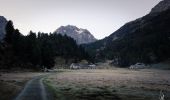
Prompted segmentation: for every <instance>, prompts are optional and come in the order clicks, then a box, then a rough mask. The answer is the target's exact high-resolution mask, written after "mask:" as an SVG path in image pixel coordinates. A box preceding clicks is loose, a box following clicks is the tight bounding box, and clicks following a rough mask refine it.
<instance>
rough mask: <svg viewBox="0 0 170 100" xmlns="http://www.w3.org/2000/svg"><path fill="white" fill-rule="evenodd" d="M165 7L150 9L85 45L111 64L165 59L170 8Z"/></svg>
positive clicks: (124, 64) (169, 34)
mask: <svg viewBox="0 0 170 100" xmlns="http://www.w3.org/2000/svg"><path fill="white" fill-rule="evenodd" d="M164 2H166V0H165V1H164ZM160 4H161V6H163V5H162V4H163V3H162V2H160V3H159V4H158V5H157V6H159V5H160ZM157 6H155V7H156V8H157ZM165 6H166V9H168V8H169V6H168V4H166V5H165ZM165 6H164V7H165ZM156 8H153V9H156ZM153 9H152V10H153ZM166 9H163V10H160V9H159V12H157V13H149V14H148V15H146V16H144V17H141V18H139V19H136V20H134V21H131V22H129V23H127V24H125V25H124V26H122V27H121V28H120V29H118V30H117V31H116V32H114V33H112V34H111V35H110V36H108V37H106V38H104V39H102V40H100V41H97V42H95V43H92V44H89V45H85V47H86V50H87V51H89V52H91V55H93V56H94V57H95V58H96V60H99V59H103V60H104V59H111V60H113V64H116V65H120V66H129V65H131V64H134V63H136V62H144V63H155V62H159V61H163V60H166V59H168V58H169V57H170V53H169V50H170V29H169V25H170V10H169V9H168V10H166ZM157 10H158V9H157ZM151 12H152V11H151Z"/></svg>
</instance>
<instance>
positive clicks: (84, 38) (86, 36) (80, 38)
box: [54, 25, 96, 44]
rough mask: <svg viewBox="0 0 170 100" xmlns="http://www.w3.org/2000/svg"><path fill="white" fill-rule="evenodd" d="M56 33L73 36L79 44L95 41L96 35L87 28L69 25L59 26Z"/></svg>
mask: <svg viewBox="0 0 170 100" xmlns="http://www.w3.org/2000/svg"><path fill="white" fill-rule="evenodd" d="M54 34H61V35H67V36H70V37H72V38H73V39H74V40H76V42H77V43H78V44H87V43H92V42H95V41H96V39H95V37H94V36H93V35H92V34H91V33H90V32H89V31H88V30H87V29H82V28H77V27H76V26H72V25H67V26H61V27H59V28H58V29H57V30H56V31H55V32H54Z"/></svg>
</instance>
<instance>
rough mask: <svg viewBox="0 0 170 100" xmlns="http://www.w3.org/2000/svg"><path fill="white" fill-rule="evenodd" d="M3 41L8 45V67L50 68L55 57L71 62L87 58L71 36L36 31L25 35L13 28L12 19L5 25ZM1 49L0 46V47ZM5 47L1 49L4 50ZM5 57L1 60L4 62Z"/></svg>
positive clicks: (53, 63)
mask: <svg viewBox="0 0 170 100" xmlns="http://www.w3.org/2000/svg"><path fill="white" fill-rule="evenodd" d="M4 40H5V42H6V43H7V44H6V46H7V47H8V52H10V53H8V54H5V55H9V56H10V57H11V59H8V60H9V61H10V62H12V64H10V63H8V67H6V68H12V67H22V68H34V69H40V68H42V67H43V66H45V67H47V68H51V67H53V66H54V65H55V58H56V57H62V58H64V59H66V62H67V60H69V59H74V60H73V62H76V61H80V60H82V59H87V60H89V56H88V54H87V53H86V52H85V50H84V48H83V47H81V46H79V45H77V44H76V41H75V40H73V39H72V38H70V37H68V36H66V35H64V36H62V35H60V34H47V33H40V32H39V33H38V34H37V35H36V33H34V32H32V31H30V33H29V34H28V35H27V36H24V35H22V34H21V33H20V32H19V30H18V29H14V27H13V24H12V21H9V22H8V23H7V25H6V36H5V39H4ZM0 50H1V48H0ZM6 50H7V49H4V50H2V51H3V52H6ZM5 60H6V59H5V58H4V60H3V62H5Z"/></svg>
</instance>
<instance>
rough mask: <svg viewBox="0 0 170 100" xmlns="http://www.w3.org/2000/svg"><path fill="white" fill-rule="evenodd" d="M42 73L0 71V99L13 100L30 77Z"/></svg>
mask: <svg viewBox="0 0 170 100" xmlns="http://www.w3.org/2000/svg"><path fill="white" fill-rule="evenodd" d="M42 74H43V73H38V72H10V73H4V72H0V100H13V99H14V98H15V97H16V96H17V95H18V93H19V92H21V91H22V89H23V88H24V86H25V84H26V83H27V82H28V81H29V80H30V79H32V78H33V77H36V76H39V75H42Z"/></svg>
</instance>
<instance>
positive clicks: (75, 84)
mask: <svg viewBox="0 0 170 100" xmlns="http://www.w3.org/2000/svg"><path fill="white" fill-rule="evenodd" d="M150 72H151V71H144V72H141V71H135V72H131V71H128V70H127V69H126V70H119V69H116V70H113V71H110V70H93V71H91V70H76V71H70V70H66V71H65V72H64V71H62V73H57V74H54V75H52V76H50V77H48V78H46V79H45V80H44V82H45V84H46V85H47V86H48V87H49V89H50V90H52V91H53V92H54V95H55V99H56V100H159V99H158V98H159V92H160V89H161V88H162V89H165V87H166V88H167V90H168V91H165V100H169V99H170V92H169V83H167V85H166V84H162V83H164V81H162V80H159V79H158V83H160V84H158V83H157V81H155V80H154V78H152V77H154V76H155V75H153V76H152V75H150ZM139 73H140V75H143V76H139V77H138V76H134V75H135V74H139ZM156 73H158V72H157V71H156ZM163 73H164V74H166V73H167V72H166V73H165V72H163ZM145 74H146V75H145ZM151 74H153V73H151ZM159 74H160V75H161V74H162V72H160V73H159ZM148 75H150V78H148V79H147V77H148ZM124 77H130V78H132V80H130V79H127V78H124ZM134 77H135V78H134ZM160 77H161V76H160ZM140 78H142V79H143V78H144V79H143V80H141V79H140ZM145 79H146V80H145ZM151 79H152V80H151ZM160 79H161V78H160ZM139 80H140V82H138V81H139ZM168 80H169V79H167V80H166V81H168ZM151 81H152V82H151ZM161 81H162V83H161ZM148 82H151V84H150V83H148ZM142 83H143V84H142ZM146 83H147V84H146ZM151 85H152V87H151Z"/></svg>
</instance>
